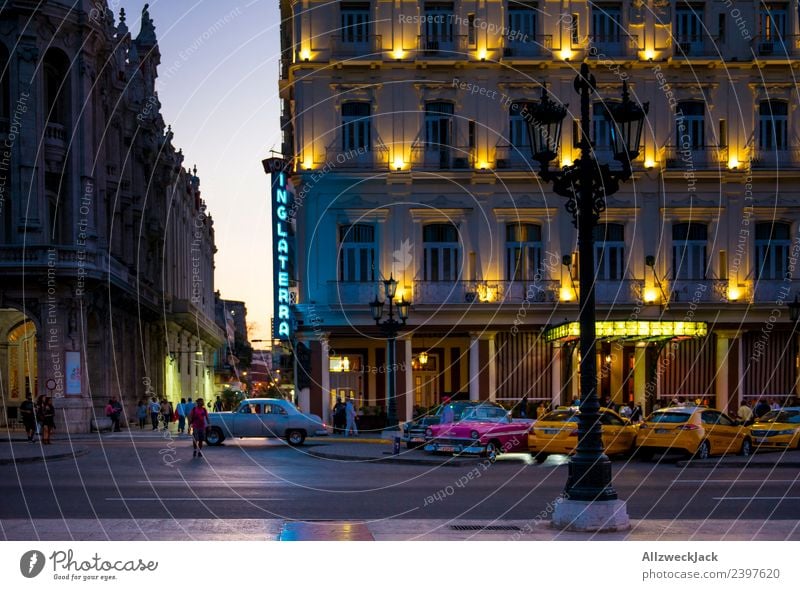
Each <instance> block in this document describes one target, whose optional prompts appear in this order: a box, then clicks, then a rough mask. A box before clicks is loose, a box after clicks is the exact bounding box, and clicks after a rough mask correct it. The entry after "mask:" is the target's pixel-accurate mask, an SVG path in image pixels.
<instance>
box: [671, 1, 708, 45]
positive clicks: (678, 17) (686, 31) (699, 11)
mask: <svg viewBox="0 0 800 590" xmlns="http://www.w3.org/2000/svg"><path fill="white" fill-rule="evenodd" d="M675 41H676V42H677V43H678V44H679V48H678V49H679V52H678V55H680V54H681V53H684V54H688V55H692V54H697V53H698V50H700V49H702V44H703V5H702V4H678V5H677V6H676V7H675Z"/></svg>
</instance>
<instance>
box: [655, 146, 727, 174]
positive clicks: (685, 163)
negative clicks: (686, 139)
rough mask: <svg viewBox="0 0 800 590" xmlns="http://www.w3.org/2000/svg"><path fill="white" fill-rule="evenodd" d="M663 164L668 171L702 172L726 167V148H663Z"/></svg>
mask: <svg viewBox="0 0 800 590" xmlns="http://www.w3.org/2000/svg"><path fill="white" fill-rule="evenodd" d="M664 162H665V165H666V167H667V169H668V170H684V171H685V170H692V169H694V170H703V169H719V168H720V167H722V168H727V167H728V147H727V146H719V145H702V146H690V147H688V148H686V149H684V148H682V147H679V146H675V145H668V146H665V147H664Z"/></svg>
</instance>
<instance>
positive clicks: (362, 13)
mask: <svg viewBox="0 0 800 590" xmlns="http://www.w3.org/2000/svg"><path fill="white" fill-rule="evenodd" d="M340 8H341V17H342V20H341V28H342V41H344V42H345V43H366V42H367V41H368V40H369V2H342V3H341V4H340Z"/></svg>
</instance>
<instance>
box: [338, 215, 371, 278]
mask: <svg viewBox="0 0 800 590" xmlns="http://www.w3.org/2000/svg"><path fill="white" fill-rule="evenodd" d="M339 280H340V281H347V282H360V283H366V282H370V281H374V280H375V226H374V225H369V224H365V223H354V224H352V225H342V226H340V227H339Z"/></svg>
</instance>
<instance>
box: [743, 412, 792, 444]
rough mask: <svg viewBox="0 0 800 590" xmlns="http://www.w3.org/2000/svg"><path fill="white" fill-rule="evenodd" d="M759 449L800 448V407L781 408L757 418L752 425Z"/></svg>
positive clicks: (754, 441)
mask: <svg viewBox="0 0 800 590" xmlns="http://www.w3.org/2000/svg"><path fill="white" fill-rule="evenodd" d="M750 436H751V437H752V439H753V444H754V445H755V446H756V447H757V448H759V449H800V408H781V409H780V410H772V411H771V412H767V413H766V414H764V415H763V416H761V418H757V419H756V421H755V422H754V423H753V425H752V426H751V427H750Z"/></svg>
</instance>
